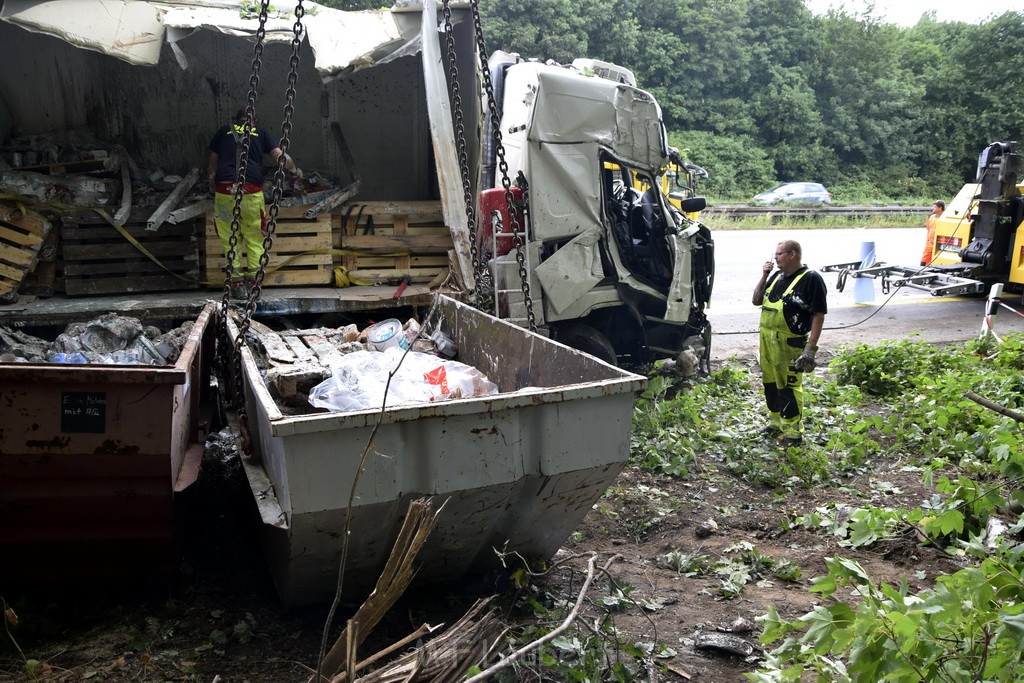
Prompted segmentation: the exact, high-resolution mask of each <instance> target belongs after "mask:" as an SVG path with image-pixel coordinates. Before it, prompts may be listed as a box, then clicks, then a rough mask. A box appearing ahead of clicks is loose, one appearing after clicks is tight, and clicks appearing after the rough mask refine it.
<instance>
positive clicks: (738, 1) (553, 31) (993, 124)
mask: <svg viewBox="0 0 1024 683" xmlns="http://www.w3.org/2000/svg"><path fill="white" fill-rule="evenodd" d="M334 4H335V5H337V6H343V5H347V6H348V7H349V8H357V7H359V6H374V5H375V4H376V5H377V6H379V4H378V3H372V2H360V0H337V1H336V2H335V3H334ZM480 4H481V13H482V15H483V26H484V32H485V39H486V43H487V48H488V49H489V50H493V49H498V48H500V49H505V50H509V51H512V52H519V53H521V54H522V55H524V56H528V57H536V58H539V59H542V60H547V59H552V60H555V61H557V62H561V63H568V62H571V61H572V60H573V59H574V58H576V57H579V56H588V57H593V58H596V59H602V60H606V61H610V62H615V63H617V64H621V65H623V66H626V67H628V68H630V69H632V70H633V72H634V73H635V74H636V76H637V80H638V82H639V84H640V86H641V87H643V88H645V89H646V90H649V91H651V92H652V93H654V95H655V96H656V97H657V99H658V102H659V103H660V104H661V106H662V109H663V110H664V116H665V122H666V125H667V127H668V129H669V132H670V136H669V137H670V140H671V142H672V144H674V145H675V146H677V147H679V148H680V149H685V150H688V152H689V156H690V158H691V159H692V160H693V161H695V162H696V163H699V164H701V165H702V166H704V167H705V168H707V169H708V171H709V172H710V174H711V179H710V180H709V181H708V186H707V190H708V192H709V194H711V195H712V196H714V197H717V198H720V199H721V198H745V197H749V196H750V195H751V194H753V193H755V192H757V191H760V190H763V189H765V188H766V187H768V186H769V185H771V184H772V183H773V182H775V181H776V180H813V181H819V182H823V183H825V184H826V185H827V186H829V188H830V189H832V191H833V196H834V197H835V198H836V199H837V201H844V200H845V201H859V200H865V199H872V198H883V197H888V198H892V199H896V200H901V199H915V200H921V199H925V198H928V197H949V196H950V195H951V194H952V193H953V192H954V191H955V190H956V189H958V188H959V186H960V185H961V184H962V183H963V182H964V180H966V179H969V177H970V176H972V175H973V170H974V165H975V162H976V160H977V156H978V153H979V152H980V151H981V149H982V148H983V147H984V146H985V145H986V144H988V143H989V142H992V141H995V140H1021V141H1022V143H1024V12H1007V13H1005V14H1003V15H1002V16H998V17H995V18H992V19H990V20H989V21H986V22H985V23H982V24H966V23H959V22H939V21H936V20H934V19H933V18H930V17H927V16H926V17H924V18H922V19H921V21H920V22H919V23H918V24H917V25H915V26H912V27H909V28H902V27H899V26H895V25H892V24H886V23H882V22H880V21H879V20H877V19H876V18H873V17H871V16H851V15H849V14H846V13H844V12H833V13H830V14H828V15H826V16H815V15H813V14H812V13H811V12H810V11H809V10H808V9H807V8H806V7H805V6H804V4H803V2H802V0H716V1H715V2H711V3H709V2H704V1H703V0H480Z"/></svg>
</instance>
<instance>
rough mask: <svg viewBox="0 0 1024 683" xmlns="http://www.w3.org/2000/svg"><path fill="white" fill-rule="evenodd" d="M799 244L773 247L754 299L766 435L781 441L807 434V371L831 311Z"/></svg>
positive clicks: (785, 443) (818, 277) (821, 284)
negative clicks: (758, 310) (758, 313)
mask: <svg viewBox="0 0 1024 683" xmlns="http://www.w3.org/2000/svg"><path fill="white" fill-rule="evenodd" d="M801 256H802V250H801V248H800V244H799V243H798V242H795V241H793V240H785V241H783V242H779V244H778V246H776V247H775V256H774V261H775V264H777V265H778V268H779V269H778V270H777V271H775V272H774V273H773V272H772V271H773V269H774V267H773V264H772V261H766V262H765V264H764V266H763V267H762V269H761V279H760V280H759V281H758V283H757V286H756V287H754V296H753V298H752V303H753V304H754V305H755V306H760V307H761V325H760V338H761V350H760V353H761V378H762V382H763V383H764V398H765V403H767V404H768V415H769V422H768V426H767V427H766V428H765V429H764V433H765V434H767V435H768V436H770V437H771V438H773V439H775V440H776V441H777V442H778V444H779V445H782V446H794V445H797V444H799V443H800V441H801V440H802V438H803V424H802V422H801V419H802V417H803V394H804V392H803V375H802V374H801V373H804V372H810V371H812V370H814V354H815V353H817V351H818V337H819V336H820V335H821V327H822V324H823V323H824V322H825V314H826V313H828V303H827V301H826V297H827V291H826V289H825V281H824V280H822V279H821V275H819V274H818V273H816V272H815V271H813V270H810V269H809V268H808V267H807V266H805V265H803V264H801V262H800V258H801Z"/></svg>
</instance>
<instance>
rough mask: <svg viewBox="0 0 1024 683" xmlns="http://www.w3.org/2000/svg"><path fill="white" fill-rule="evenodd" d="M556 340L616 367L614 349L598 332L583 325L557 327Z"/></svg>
mask: <svg viewBox="0 0 1024 683" xmlns="http://www.w3.org/2000/svg"><path fill="white" fill-rule="evenodd" d="M556 339H557V340H558V341H560V342H562V343H563V344H565V345H566V346H571V347H572V348H574V349H577V350H578V351H582V352H583V353H589V354H590V355H591V356H594V357H596V358H600V359H601V360H603V361H604V362H605V363H608V364H609V365H618V362H617V361H618V357H617V356H616V354H615V347H613V346H612V343H611V342H610V341H608V337H606V336H605V335H604V333H603V332H601V331H600V330H598V329H596V328H593V327H591V326H590V325H585V324H583V323H572V324H569V325H565V326H562V327H559V329H558V336H557V337H556Z"/></svg>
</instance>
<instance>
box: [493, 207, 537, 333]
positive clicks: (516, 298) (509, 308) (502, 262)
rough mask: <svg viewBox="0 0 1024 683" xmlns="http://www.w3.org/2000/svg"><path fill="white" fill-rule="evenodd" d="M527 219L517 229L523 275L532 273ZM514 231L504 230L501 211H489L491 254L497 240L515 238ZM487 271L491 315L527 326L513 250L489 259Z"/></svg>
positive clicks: (527, 319) (496, 247)
mask: <svg viewBox="0 0 1024 683" xmlns="http://www.w3.org/2000/svg"><path fill="white" fill-rule="evenodd" d="M527 223H528V221H522V223H521V225H522V231H521V232H519V233H518V234H519V239H521V240H522V245H523V257H524V264H523V265H524V267H525V268H526V272H527V277H529V274H530V273H532V272H533V264H532V262H531V259H530V248H529V245H530V240H529V228H528V227H527V225H526V224H527ZM515 235H516V233H512V232H506V231H505V226H504V221H502V220H501V214H500V213H498V212H497V211H492V212H491V253H492V254H497V253H498V240H499V238H501V239H502V240H515ZM491 272H492V274H493V276H494V317H496V318H501V319H502V320H507V321H508V322H510V323H513V324H515V325H518V326H519V327H527V326H528V322H529V318H527V315H526V301H525V298H524V297H523V289H522V286H521V283H520V278H519V262H518V261H516V250H515V248H513V249H512V250H511V251H509V252H508V253H507V254H505V255H504V256H496V257H494V258H493V259H491Z"/></svg>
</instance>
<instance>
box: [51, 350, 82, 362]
mask: <svg viewBox="0 0 1024 683" xmlns="http://www.w3.org/2000/svg"><path fill="white" fill-rule="evenodd" d="M50 362H51V363H62V364H64V365H88V363H89V359H88V358H86V357H85V355H84V354H83V353H82V352H81V351H75V352H74V353H55V354H53V355H52V356H50Z"/></svg>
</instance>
